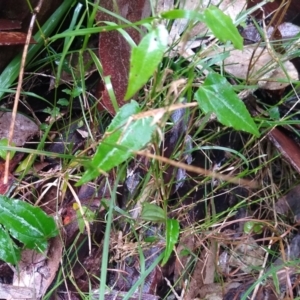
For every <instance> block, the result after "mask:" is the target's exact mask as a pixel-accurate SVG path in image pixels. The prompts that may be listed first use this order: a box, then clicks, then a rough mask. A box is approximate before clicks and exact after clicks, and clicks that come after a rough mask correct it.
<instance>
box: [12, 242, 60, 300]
mask: <svg viewBox="0 0 300 300" xmlns="http://www.w3.org/2000/svg"><path fill="white" fill-rule="evenodd" d="M62 249H63V242H62V240H61V236H57V237H55V238H53V239H51V240H50V241H49V246H48V251H47V253H38V252H36V251H34V250H30V249H26V250H24V251H23V252H22V256H21V261H20V262H19V265H18V267H17V268H16V271H15V274H14V280H13V286H14V287H26V288H29V289H33V290H34V291H35V297H36V298H38V299H40V298H41V297H43V295H44V294H45V293H46V291H47V289H48V287H49V286H50V284H51V283H52V281H53V280H54V278H55V275H56V272H57V270H58V267H59V264H60V261H61V258H62ZM8 299H11V300H18V299H21V298H13V297H11V298H8Z"/></svg>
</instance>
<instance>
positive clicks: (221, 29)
mask: <svg viewBox="0 0 300 300" xmlns="http://www.w3.org/2000/svg"><path fill="white" fill-rule="evenodd" d="M204 22H205V24H206V25H207V27H208V28H209V29H210V30H211V31H212V33H213V34H214V36H215V37H216V38H218V39H219V40H220V41H221V42H223V43H225V42H226V41H231V42H232V43H233V45H234V47H235V48H237V49H243V38H242V37H241V35H240V33H239V32H238V30H237V28H236V27H235V26H234V24H233V22H232V20H231V18H230V17H229V16H227V15H225V14H224V13H223V12H222V11H221V10H220V9H219V8H217V7H215V6H213V5H211V6H209V7H208V8H206V9H205V10H204Z"/></svg>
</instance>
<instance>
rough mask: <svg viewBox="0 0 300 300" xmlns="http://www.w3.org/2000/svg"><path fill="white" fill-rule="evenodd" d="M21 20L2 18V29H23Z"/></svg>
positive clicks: (0, 25) (0, 23)
mask: <svg viewBox="0 0 300 300" xmlns="http://www.w3.org/2000/svg"><path fill="white" fill-rule="evenodd" d="M21 24H22V23H21V22H19V21H17V20H7V19H0V30H1V31H3V30H15V29H21V27H22V26H21Z"/></svg>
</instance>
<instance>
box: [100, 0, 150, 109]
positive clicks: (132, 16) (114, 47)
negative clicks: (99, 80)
mask: <svg viewBox="0 0 300 300" xmlns="http://www.w3.org/2000/svg"><path fill="white" fill-rule="evenodd" d="M114 3H116V4H117V8H116V7H114ZM102 5H103V6H104V8H106V9H107V10H110V11H114V12H116V13H118V14H120V15H121V16H122V17H123V18H126V19H127V20H129V21H130V22H136V21H138V20H141V19H143V18H145V17H147V16H149V15H150V12H151V9H150V3H149V1H148V0H116V1H105V2H103V4H102ZM96 19H97V21H98V22H101V21H110V22H115V23H117V24H120V21H119V20H117V19H116V18H114V17H112V16H110V15H108V14H106V13H104V12H102V11H101V12H99V13H98V15H97V18H96ZM126 31H127V32H128V34H129V35H130V36H131V38H132V39H133V40H134V41H135V43H139V41H140V34H139V32H138V31H137V30H136V29H134V28H128V29H126ZM130 51H131V49H130V46H129V44H128V42H127V41H126V40H125V39H124V37H123V36H122V34H120V33H119V32H118V31H109V32H103V33H101V34H100V38H99V57H100V60H101V63H102V66H103V73H104V76H110V77H111V82H112V86H113V90H114V93H115V95H116V99H117V103H118V106H119V107H121V106H122V105H123V104H124V103H125V102H124V95H125V92H126V88H127V79H128V73H129V59H130ZM100 104H101V106H102V107H104V108H105V109H106V110H107V111H109V112H110V113H111V114H115V110H114V108H113V105H112V103H111V100H110V97H109V94H108V92H107V90H106V89H105V90H104V91H103V93H102V100H101V103H100Z"/></svg>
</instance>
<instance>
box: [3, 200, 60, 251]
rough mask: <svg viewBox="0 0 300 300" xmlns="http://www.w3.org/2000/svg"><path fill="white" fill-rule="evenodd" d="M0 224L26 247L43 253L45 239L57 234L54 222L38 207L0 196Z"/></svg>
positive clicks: (45, 245)
mask: <svg viewBox="0 0 300 300" xmlns="http://www.w3.org/2000/svg"><path fill="white" fill-rule="evenodd" d="M0 207H1V213H0V224H2V225H3V226H5V227H6V228H7V230H8V231H9V233H10V234H11V235H12V236H13V237H14V238H16V239H17V240H19V241H20V242H22V243H23V244H24V245H25V246H26V247H28V248H31V249H39V250H40V251H44V250H45V249H46V248H47V239H49V238H51V237H54V236H56V235H57V234H58V231H57V228H56V224H55V221H54V219H53V218H52V217H49V216H48V215H47V214H46V213H45V212H44V211H42V210H41V209H40V208H39V207H34V206H32V205H30V204H28V203H26V202H24V201H20V200H14V199H10V198H8V197H5V196H0Z"/></svg>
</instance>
